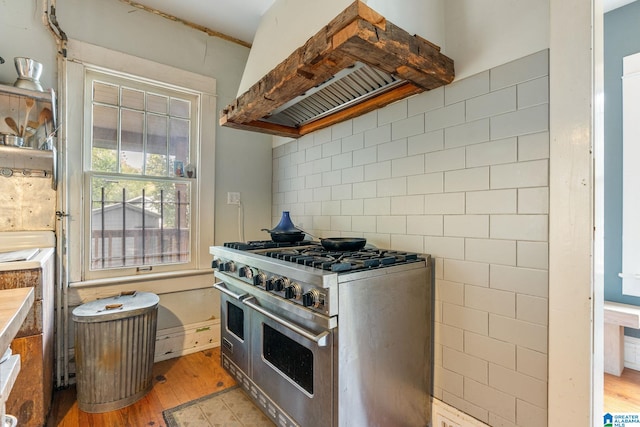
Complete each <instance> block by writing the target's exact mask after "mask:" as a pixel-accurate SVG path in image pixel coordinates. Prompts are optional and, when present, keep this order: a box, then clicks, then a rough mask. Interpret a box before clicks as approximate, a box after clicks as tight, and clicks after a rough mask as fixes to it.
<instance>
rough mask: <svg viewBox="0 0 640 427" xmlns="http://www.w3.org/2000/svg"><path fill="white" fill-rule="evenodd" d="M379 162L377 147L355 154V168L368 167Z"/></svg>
mask: <svg viewBox="0 0 640 427" xmlns="http://www.w3.org/2000/svg"><path fill="white" fill-rule="evenodd" d="M377 161H378V150H377V149H376V147H369V148H363V149H361V150H355V151H354V152H353V166H360V165H368V164H372V163H375V162H377Z"/></svg>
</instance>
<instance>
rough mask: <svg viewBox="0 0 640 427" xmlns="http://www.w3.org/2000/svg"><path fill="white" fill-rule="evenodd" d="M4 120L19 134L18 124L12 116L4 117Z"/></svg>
mask: <svg viewBox="0 0 640 427" xmlns="http://www.w3.org/2000/svg"><path fill="white" fill-rule="evenodd" d="M4 122H5V123H6V124H7V125H8V126H9V127H10V128H11V130H12V131H13V132H15V134H16V135H18V136H20V129H18V124H17V123H16V121H15V120H13V118H12V117H5V119H4Z"/></svg>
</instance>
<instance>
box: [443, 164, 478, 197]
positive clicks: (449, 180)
mask: <svg viewBox="0 0 640 427" xmlns="http://www.w3.org/2000/svg"><path fill="white" fill-rule="evenodd" d="M488 189H489V168H488V167H480V168H472V169H460V170H454V171H447V172H445V173H444V191H445V192H447V193H449V192H453V191H455V192H458V191H479V190H488Z"/></svg>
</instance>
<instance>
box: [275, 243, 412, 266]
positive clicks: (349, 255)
mask: <svg viewBox="0 0 640 427" xmlns="http://www.w3.org/2000/svg"><path fill="white" fill-rule="evenodd" d="M264 255H266V256H268V257H271V258H276V259H280V260H283V261H288V262H293V263H296V264H299V265H306V266H308V267H314V268H321V269H323V270H327V271H333V272H343V271H354V270H362V269H372V268H382V267H387V266H391V265H397V264H407V263H411V262H415V261H418V260H422V258H419V257H418V254H416V253H411V252H398V251H390V250H383V249H361V250H359V251H353V252H349V251H346V252H336V251H327V250H324V249H323V248H322V247H311V248H299V249H296V248H286V249H281V250H274V251H267V252H265V253H264Z"/></svg>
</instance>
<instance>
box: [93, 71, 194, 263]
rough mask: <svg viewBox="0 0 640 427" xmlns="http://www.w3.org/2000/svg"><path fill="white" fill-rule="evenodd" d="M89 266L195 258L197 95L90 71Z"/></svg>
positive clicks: (183, 260)
mask: <svg viewBox="0 0 640 427" xmlns="http://www.w3.org/2000/svg"><path fill="white" fill-rule="evenodd" d="M86 91H87V93H90V94H91V100H90V108H89V109H88V110H89V113H90V115H91V119H90V123H91V139H90V142H91V144H90V145H91V150H90V153H89V154H90V159H89V161H88V162H87V164H88V165H89V170H88V171H87V173H88V174H89V176H90V186H89V187H88V189H87V190H88V191H89V192H90V194H89V196H88V199H89V200H91V215H90V219H89V221H90V224H91V225H90V229H91V242H90V245H89V248H90V250H89V253H90V262H89V268H90V270H103V269H110V268H130V267H141V266H149V265H162V264H180V263H188V262H189V260H190V255H191V242H190V241H191V238H190V237H191V234H190V231H191V228H192V219H191V199H192V192H193V186H192V179H190V178H189V177H188V176H187V173H185V166H186V167H187V170H191V166H190V164H191V163H190V162H191V161H194V162H195V161H196V160H197V158H196V152H197V150H196V149H195V148H194V147H193V144H192V138H191V135H192V134H195V133H196V132H195V129H197V118H196V119H194V118H193V117H192V114H193V111H194V110H195V109H194V108H193V106H194V105H197V96H196V95H193V94H189V93H185V92H180V91H177V90H175V89H172V90H169V89H166V88H163V87H161V86H158V85H152V84H149V83H143V82H140V81H136V80H134V79H131V78H128V79H125V78H122V77H120V78H116V77H114V76H110V75H108V74H105V73H103V72H97V71H89V72H88V73H87V79H86Z"/></svg>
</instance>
